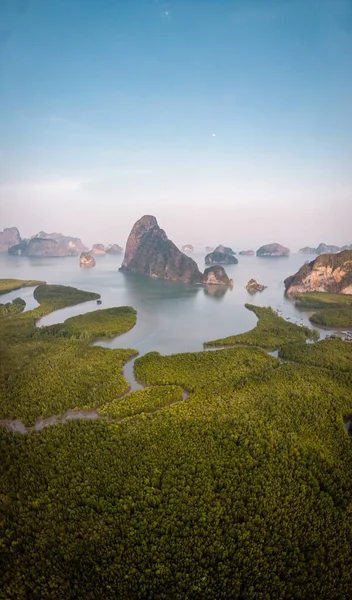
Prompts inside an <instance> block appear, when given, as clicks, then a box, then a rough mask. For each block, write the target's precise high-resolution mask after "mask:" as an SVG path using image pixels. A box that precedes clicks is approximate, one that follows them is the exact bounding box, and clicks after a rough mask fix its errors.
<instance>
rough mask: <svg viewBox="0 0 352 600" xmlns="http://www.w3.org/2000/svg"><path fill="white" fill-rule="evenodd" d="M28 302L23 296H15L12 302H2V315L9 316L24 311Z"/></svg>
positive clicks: (0, 310)
mask: <svg viewBox="0 0 352 600" xmlns="http://www.w3.org/2000/svg"><path fill="white" fill-rule="evenodd" d="M25 306H26V303H25V301H24V300H22V298H15V299H14V300H12V302H6V304H0V317H9V316H10V315H15V314H18V313H21V312H23V311H24V309H25Z"/></svg>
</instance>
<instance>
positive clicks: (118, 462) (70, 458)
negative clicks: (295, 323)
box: [0, 352, 352, 600]
mask: <svg viewBox="0 0 352 600" xmlns="http://www.w3.org/2000/svg"><path fill="white" fill-rule="evenodd" d="M216 354H217V352H215V353H214V355H215V356H216ZM165 358H168V357H165ZM158 360H159V361H160V360H162V359H158ZM161 366H162V365H161ZM177 377H178V373H176V374H175V380H176V379H177ZM231 386H232V382H231V383H229V386H228V387H229V389H228V392H224V393H222V394H214V393H212V390H211V386H209V388H208V389H206V387H203V388H202V389H195V391H194V392H193V393H192V394H191V396H190V397H189V399H188V401H187V402H180V403H178V404H175V405H173V406H172V407H170V408H169V409H164V410H161V411H158V412H156V413H154V414H153V415H149V416H146V415H141V416H135V417H132V418H130V419H128V420H127V421H124V422H121V423H120V424H115V423H111V422H105V421H100V422H93V423H89V422H70V423H68V424H66V425H58V426H56V427H53V428H47V429H45V430H43V431H42V432H40V433H31V434H29V435H26V436H21V435H19V434H17V435H13V434H11V433H10V432H7V431H2V430H0V452H1V456H2V481H1V483H2V486H1V490H2V496H1V509H0V510H1V525H0V539H1V555H0V579H1V585H0V590H1V591H0V598H4V599H5V598H6V599H11V600H12V599H13V600H15V599H16V600H22V599H27V598H51V599H55V600H56V599H63V600H74V599H75V600H76V599H78V598H82V599H83V598H84V599H87V600H93V599H94V600H95V599H101V600H113V599H114V600H115V599H116V598H119V600H120V599H121V600H131V599H146V598H165V599H168V598H174V599H176V600H183V599H184V598H189V599H190V600H193V599H197V600H198V599H207V600H213V599H214V598H216V599H218V598H219V599H221V598H223V599H224V600H225V599H226V600H228V599H237V598H244V599H247V600H257V599H258V598H261V599H263V600H264V599H269V598H270V599H271V598H277V599H281V598H287V599H291V600H293V599H297V598H299V599H306V600H347V599H349V598H350V590H351V583H352V569H351V567H352V528H351V518H352V448H351V441H350V440H349V438H348V436H347V434H346V432H345V430H344V427H343V415H344V414H346V413H348V412H349V411H351V409H352V406H351V397H350V390H349V388H347V387H346V386H344V385H339V384H338V383H337V382H336V381H335V380H333V379H332V378H330V377H329V375H328V373H323V372H316V370H311V369H309V368H307V367H303V366H296V365H291V364H284V365H281V366H278V367H277V368H275V369H271V370H269V372H268V374H267V376H266V375H265V371H264V372H263V373H262V376H261V377H260V378H257V380H253V381H251V380H250V379H249V381H248V384H247V385H246V386H244V387H242V388H241V389H238V390H231ZM195 387H196V386H195Z"/></svg>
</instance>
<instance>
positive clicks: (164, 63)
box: [0, 0, 352, 250]
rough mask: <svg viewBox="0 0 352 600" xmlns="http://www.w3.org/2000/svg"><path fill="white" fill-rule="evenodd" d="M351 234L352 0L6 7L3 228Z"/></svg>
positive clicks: (0, 46) (299, 239)
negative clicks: (144, 225)
mask: <svg viewBox="0 0 352 600" xmlns="http://www.w3.org/2000/svg"><path fill="white" fill-rule="evenodd" d="M143 214H154V215H155V216H156V217H157V219H158V222H159V224H160V226H161V227H163V229H165V231H166V232H167V234H168V236H169V237H170V238H171V239H172V240H173V241H175V242H176V243H178V244H179V245H181V244H185V243H192V244H194V245H196V246H197V245H198V246H204V245H215V244H219V243H223V244H226V245H231V246H232V247H234V248H235V249H237V250H240V249H245V248H252V247H254V249H256V248H257V247H258V246H260V245H262V244H264V243H269V242H279V243H281V244H284V245H288V246H289V247H290V248H291V249H292V250H295V249H298V248H299V247H301V246H303V245H311V246H316V245H318V244H319V242H322V241H324V242H326V243H333V244H339V245H342V244H345V243H352V0H193V1H192V0H169V1H162V0H0V229H3V228H4V227H10V226H17V227H18V228H19V230H20V233H21V235H22V237H30V236H31V235H34V234H35V233H37V232H38V231H40V230H44V231H47V232H50V231H59V232H62V233H64V234H66V235H74V236H78V237H81V238H82V240H83V241H84V242H85V243H86V244H87V245H90V244H93V243H106V244H107V243H113V242H116V243H119V244H121V245H124V244H125V242H126V239H127V236H128V233H129V231H130V229H131V227H132V225H133V223H134V222H135V221H136V220H137V219H138V218H139V217H140V216H142V215H143Z"/></svg>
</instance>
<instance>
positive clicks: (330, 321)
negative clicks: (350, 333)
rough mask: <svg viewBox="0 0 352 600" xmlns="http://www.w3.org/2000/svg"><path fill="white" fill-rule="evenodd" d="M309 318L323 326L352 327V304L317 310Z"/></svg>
mask: <svg viewBox="0 0 352 600" xmlns="http://www.w3.org/2000/svg"><path fill="white" fill-rule="evenodd" d="M309 320H310V321H311V323H314V324H315V325H322V326H323V327H352V305H351V306H350V307H345V308H328V309H326V310H319V311H318V312H316V313H314V315H312V316H311V317H310V318H309Z"/></svg>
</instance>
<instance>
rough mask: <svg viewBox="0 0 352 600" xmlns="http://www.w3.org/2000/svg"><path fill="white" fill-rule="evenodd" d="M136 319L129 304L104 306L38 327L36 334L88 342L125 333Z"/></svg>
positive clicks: (134, 312) (135, 313)
mask: <svg viewBox="0 0 352 600" xmlns="http://www.w3.org/2000/svg"><path fill="white" fill-rule="evenodd" d="M136 320H137V312H136V311H135V310H134V309H133V308H131V307H130V306H119V307H116V308H105V309H103V310H94V311H92V312H89V313H85V314H83V315H78V316H76V317H71V318H69V319H66V321H64V323H57V324H55V325H49V326H47V327H40V328H39V329H38V335H40V336H47V335H55V336H59V337H71V336H73V337H76V338H80V339H84V340H86V341H88V342H89V341H93V340H95V339H99V338H113V337H116V336H117V335H121V334H122V333H126V332H127V331H129V330H130V329H132V327H134V325H135V324H136Z"/></svg>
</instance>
